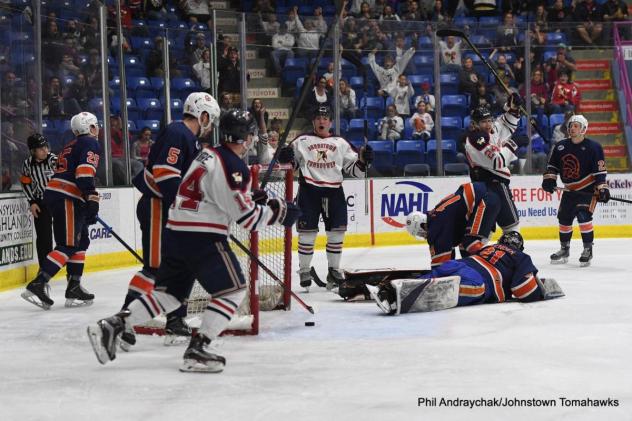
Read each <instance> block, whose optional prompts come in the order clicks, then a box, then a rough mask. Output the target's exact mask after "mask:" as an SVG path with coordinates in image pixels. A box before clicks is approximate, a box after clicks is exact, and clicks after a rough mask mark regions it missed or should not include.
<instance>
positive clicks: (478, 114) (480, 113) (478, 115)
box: [471, 105, 492, 123]
mask: <svg viewBox="0 0 632 421" xmlns="http://www.w3.org/2000/svg"><path fill="white" fill-rule="evenodd" d="M471 117H472V120H473V121H474V122H476V123H478V122H479V121H482V120H485V119H487V118H492V112H491V110H490V109H489V107H487V106H485V105H481V106H480V107H476V108H475V109H474V110H473V111H472V116H471Z"/></svg>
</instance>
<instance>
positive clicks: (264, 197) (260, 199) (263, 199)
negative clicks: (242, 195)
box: [252, 189, 268, 205]
mask: <svg viewBox="0 0 632 421" xmlns="http://www.w3.org/2000/svg"><path fill="white" fill-rule="evenodd" d="M252 201H253V202H255V203H256V204H257V205H265V204H266V203H268V193H266V191H265V190H260V189H257V190H253V191H252Z"/></svg>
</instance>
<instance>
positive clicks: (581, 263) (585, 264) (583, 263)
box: [579, 262, 590, 268]
mask: <svg viewBox="0 0 632 421" xmlns="http://www.w3.org/2000/svg"><path fill="white" fill-rule="evenodd" d="M588 266H590V262H579V267H580V268H586V267H588Z"/></svg>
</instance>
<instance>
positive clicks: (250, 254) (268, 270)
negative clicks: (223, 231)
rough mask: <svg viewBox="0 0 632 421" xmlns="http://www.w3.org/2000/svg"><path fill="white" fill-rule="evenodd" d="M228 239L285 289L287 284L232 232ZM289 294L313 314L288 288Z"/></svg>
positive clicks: (312, 310)
mask: <svg viewBox="0 0 632 421" xmlns="http://www.w3.org/2000/svg"><path fill="white" fill-rule="evenodd" d="M230 239H231V240H233V243H235V244H236V245H237V247H239V248H240V249H241V251H243V252H244V253H246V254H247V255H248V257H250V258H251V259H252V260H254V261H255V262H256V263H257V265H259V267H260V268H261V269H263V270H264V271H265V272H266V273H267V274H268V275H270V277H271V278H272V279H273V280H274V281H276V283H278V284H279V285H281V286H282V287H283V289H284V290H287V286H286V285H285V283H283V281H281V280H280V279H279V277H278V276H276V275H275V274H274V272H272V271H271V270H270V269H269V268H268V267H267V266H266V265H264V264H263V262H262V261H261V260H259V258H258V257H257V256H255V255H254V254H252V252H251V251H250V250H248V248H247V247H246V246H244V245H243V244H242V243H241V241H239V240H238V239H237V238H235V236H234V235H233V234H230ZM290 295H292V298H294V299H295V300H296V301H297V302H298V303H299V304H300V305H301V306H302V307H303V308H304V309H305V310H307V311H309V312H310V313H312V314H314V309H313V308H312V306H310V305H308V304H307V303H305V301H303V300H301V297H299V296H298V295H296V294H295V293H294V291H292V290H290Z"/></svg>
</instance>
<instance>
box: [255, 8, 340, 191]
mask: <svg viewBox="0 0 632 421" xmlns="http://www.w3.org/2000/svg"><path fill="white" fill-rule="evenodd" d="M346 5H347V1H346V0H345V1H343V2H342V7H340V9H338V10H337V13H336V18H335V19H334V21H333V23H332V24H331V26H330V27H329V29H328V30H327V34H326V35H325V38H324V39H323V42H322V44H321V46H320V48H319V49H318V54H317V55H316V59H314V62H313V63H312V66H311V67H310V69H309V73H308V76H307V78H304V79H303V86H302V87H301V95H300V96H299V98H298V102H297V103H296V105H295V106H294V109H293V110H292V114H290V119H289V120H288V121H287V124H286V125H285V130H284V131H283V134H282V135H281V138H280V139H279V143H278V146H277V148H276V150H275V151H274V155H273V156H272V160H271V161H270V163H269V164H268V169H267V170H266V173H265V174H264V175H263V180H262V181H261V187H260V189H261V190H265V187H266V184H268V181H270V176H271V175H272V169H273V168H274V164H276V162H277V161H278V160H279V153H280V152H281V149H282V148H283V147H284V146H285V144H286V143H287V137H288V135H289V134H290V128H291V127H292V125H293V124H294V120H296V116H297V114H298V112H299V110H300V109H301V107H302V106H303V102H304V101H305V98H306V97H307V92H308V91H309V87H310V85H313V82H314V79H315V74H316V69H318V64H319V63H320V59H321V58H323V55H324V54H325V45H326V44H327V40H329V38H330V37H331V34H332V33H333V30H334V27H335V26H336V25H338V22H339V21H340V15H341V13H342V10H343V9H344V8H345V6H346ZM297 18H298V16H297Z"/></svg>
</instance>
